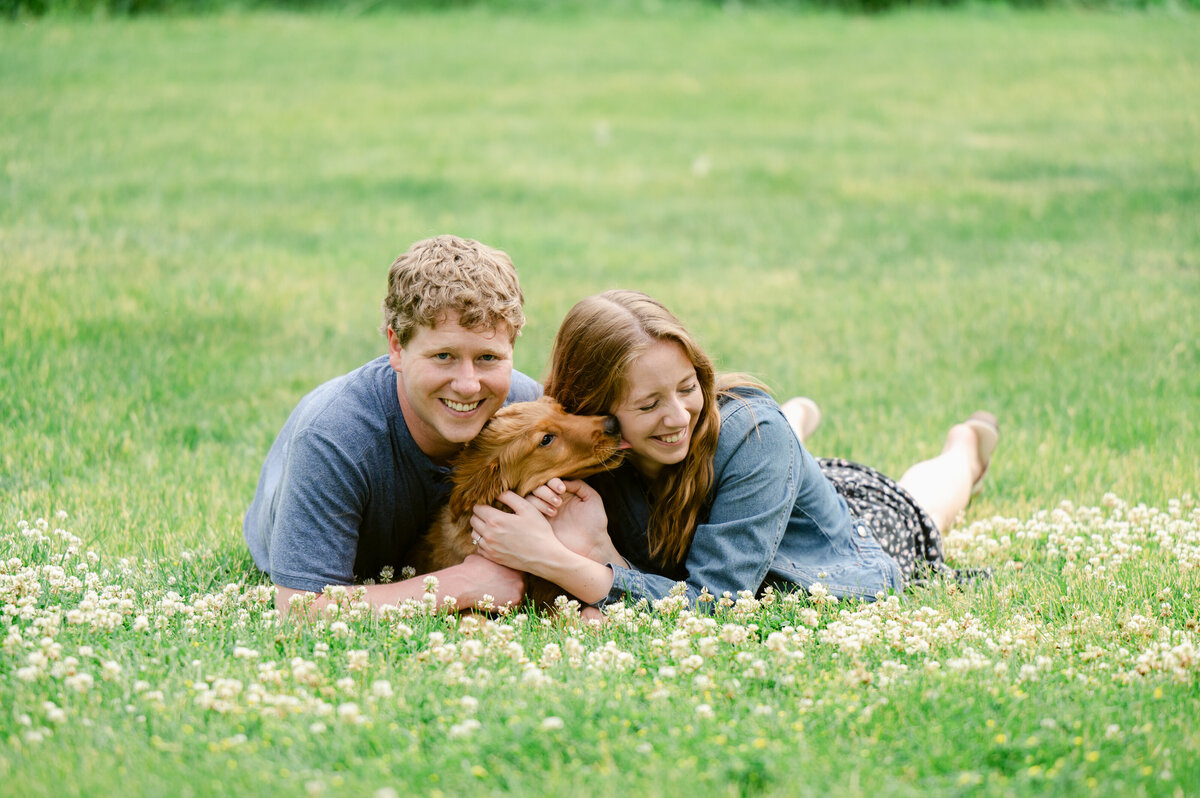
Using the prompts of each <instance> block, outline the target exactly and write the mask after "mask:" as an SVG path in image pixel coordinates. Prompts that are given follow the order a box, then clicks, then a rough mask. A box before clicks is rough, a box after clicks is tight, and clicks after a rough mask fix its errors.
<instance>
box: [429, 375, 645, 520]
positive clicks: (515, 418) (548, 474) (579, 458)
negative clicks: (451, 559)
mask: <svg viewBox="0 0 1200 798" xmlns="http://www.w3.org/2000/svg"><path fill="white" fill-rule="evenodd" d="M624 454H625V453H624V451H623V450H622V449H621V433H620V430H619V428H618V426H617V423H616V419H614V418H612V417H611V416H573V415H570V414H569V413H567V412H566V411H565V410H563V409H562V406H561V405H560V404H559V403H558V402H556V401H554V400H553V399H550V398H548V397H542V398H541V399H539V400H538V401H536V402H518V403H517V404H512V405H509V406H508V407H503V408H501V409H500V410H498V411H497V412H496V414H495V415H494V416H492V419H491V421H489V422H488V424H487V426H486V427H484V428H483V431H482V432H480V433H479V435H477V436H476V437H475V439H474V440H472V441H471V442H470V443H469V444H468V445H467V448H466V449H464V450H463V452H462V453H461V454H460V455H459V456H458V458H457V459H456V460H455V461H454V492H453V494H452V495H451V497H450V509H451V512H452V513H453V514H454V515H455V516H459V515H461V514H463V513H465V512H469V511H470V509H471V507H473V506H474V505H476V504H491V503H492V502H493V501H495V499H496V497H497V496H499V495H500V494H501V493H503V492H504V491H506V490H511V491H514V492H516V493H518V494H520V495H522V496H524V495H525V494H526V493H529V492H530V491H531V490H533V489H534V488H536V487H537V486H538V485H542V484H545V483H546V482H547V481H549V480H550V479H552V478H554V477H562V478H576V479H577V478H581V477H586V476H589V475H591V474H595V473H598V472H600V471H603V470H604V469H607V468H615V467H616V466H617V465H619V464H620V462H621V460H622V458H623V457H624Z"/></svg>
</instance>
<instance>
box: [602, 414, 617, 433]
mask: <svg viewBox="0 0 1200 798" xmlns="http://www.w3.org/2000/svg"><path fill="white" fill-rule="evenodd" d="M604 434H605V435H620V434H621V425H620V423H618V422H617V418H616V416H608V417H607V418H605V419H604Z"/></svg>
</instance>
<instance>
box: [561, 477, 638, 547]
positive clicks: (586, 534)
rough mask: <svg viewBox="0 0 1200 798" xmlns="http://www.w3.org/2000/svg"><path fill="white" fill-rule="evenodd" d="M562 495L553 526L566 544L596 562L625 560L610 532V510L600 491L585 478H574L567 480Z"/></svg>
mask: <svg viewBox="0 0 1200 798" xmlns="http://www.w3.org/2000/svg"><path fill="white" fill-rule="evenodd" d="M560 481H561V480H560ZM560 498H561V503H560V504H559V506H558V508H557V511H556V512H555V513H554V515H553V516H552V517H551V518H550V527H551V529H553V530H554V534H555V536H556V537H557V538H558V539H559V540H560V541H562V544H563V545H564V546H566V547H567V548H568V549H570V550H571V551H573V552H575V553H576V554H579V555H582V556H584V557H587V558H588V559H589V560H592V561H594V562H598V563H602V564H603V563H610V562H616V563H624V562H625V560H624V558H623V557H621V555H620V554H619V553H617V549H616V547H615V546H614V545H613V542H612V538H611V537H609V535H608V513H606V512H605V511H604V501H603V500H602V499H601V498H600V494H599V493H597V492H596V490H595V489H594V488H593V487H592V486H591V485H589V484H587V483H586V482H584V481H583V480H580V479H572V480H568V481H567V482H565V483H564V484H563V492H562V494H561V497H560Z"/></svg>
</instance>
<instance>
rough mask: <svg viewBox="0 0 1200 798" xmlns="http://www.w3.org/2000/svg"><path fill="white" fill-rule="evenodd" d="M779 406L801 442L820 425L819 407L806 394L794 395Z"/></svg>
mask: <svg viewBox="0 0 1200 798" xmlns="http://www.w3.org/2000/svg"><path fill="white" fill-rule="evenodd" d="M779 407H780V409H781V410H783V415H784V418H786V419H787V420H788V423H789V424H791V425H792V429H793V430H795V432H796V437H797V438H799V439H800V442H801V443H804V442H805V441H806V440H808V438H809V436H810V435H812V434H813V433H814V432H816V431H817V427H819V426H821V408H820V407H818V406H817V403H816V402H814V401H813V400H812V399H809V398H808V397H807V396H794V397H792V398H791V399H788V400H787V401H786V402H784V403H783V404H782V405H780V406H779Z"/></svg>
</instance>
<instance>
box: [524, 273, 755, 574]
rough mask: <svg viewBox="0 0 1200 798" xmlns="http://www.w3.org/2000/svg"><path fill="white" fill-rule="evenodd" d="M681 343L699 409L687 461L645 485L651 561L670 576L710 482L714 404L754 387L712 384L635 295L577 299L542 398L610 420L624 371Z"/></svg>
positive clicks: (716, 428)
mask: <svg viewBox="0 0 1200 798" xmlns="http://www.w3.org/2000/svg"><path fill="white" fill-rule="evenodd" d="M659 341H673V342H674V343H677V344H679V346H680V347H681V348H682V349H683V351H684V353H685V354H686V355H687V358H688V360H690V361H691V362H692V365H693V366H694V367H695V369H696V378H697V382H698V383H699V386H700V391H701V393H702V395H703V397H704V405H703V407H702V409H701V410H700V416H699V418H697V420H696V429H695V431H694V432H693V433H692V441H691V445H690V446H689V447H688V453H687V456H686V457H684V459H683V460H682V461H681V462H679V463H676V464H673V465H667V466H664V467H663V469H662V471H661V473H660V474H659V475H658V478H657V479H655V480H654V482H653V483H652V484H651V486H650V500H651V505H652V507H651V511H650V528H649V529H648V530H647V533H648V535H649V540H650V556H651V557H652V558H653V559H654V560H655V562H656V563H658V564H659V565H661V566H663V567H665V568H668V569H674V568H676V567H678V566H679V565H680V564H682V563H683V561H684V559H685V558H686V557H687V552H688V548H689V547H690V546H691V543H692V535H693V534H694V533H695V531H696V525H697V524H698V523H699V522H700V521H701V513H702V512H703V511H704V505H705V503H706V501H707V499H708V494H709V491H710V490H711V488H712V483H713V455H714V454H715V453H716V450H717V438H718V436H719V435H720V433H721V412H720V408H719V407H718V401H717V400H718V397H719V395H721V394H722V393H724V392H725V391H727V390H729V389H730V388H733V387H737V386H742V385H752V386H754V387H761V386H760V385H758V383H756V382H754V381H753V380H750V379H748V378H745V377H742V376H740V375H729V376H728V377H722V378H721V380H720V383H721V384H720V385H719V386H718V378H717V375H716V372H715V371H714V369H713V364H712V360H710V359H709V357H708V355H706V354H705V353H704V350H703V349H701V348H700V345H699V344H698V343H696V340H695V339H694V338H693V337H692V336H691V334H690V333H689V332H688V331H687V329H685V328H684V326H683V324H682V323H680V321H679V319H677V318H675V316H674V314H672V313H671V311H669V310H667V309H666V307H664V306H663V305H662V304H660V303H659V302H657V301H656V300H654V299H652V298H651V297H649V296H647V295H646V294H643V293H641V292H639V291H626V290H613V291H605V292H604V293H602V294H596V295H594V296H590V297H587V298H586V299H583V300H581V301H580V302H579V303H578V304H576V305H575V307H573V308H571V310H570V311H569V312H568V313H567V315H566V317H565V318H564V319H563V322H562V325H561V326H560V327H559V328H558V335H557V336H556V337H555V339H554V351H553V353H552V355H551V358H550V374H549V376H548V377H547V378H546V393H547V394H548V395H549V396H552V397H554V398H555V399H557V400H558V401H559V402H561V403H562V405H563V407H564V408H566V410H567V412H568V413H579V414H583V415H601V414H605V413H612V412H613V410H614V409H615V408H616V407H617V406H618V405H619V404H620V403H621V401H622V400H623V399H624V398H625V394H626V392H627V390H628V386H627V384H626V376H627V375H628V373H629V368H630V366H631V365H632V364H633V362H634V361H636V360H637V358H638V357H639V356H641V355H642V353H644V352H645V351H646V350H647V349H648V348H649V347H650V346H651V345H652V344H654V343H657V342H659Z"/></svg>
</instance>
